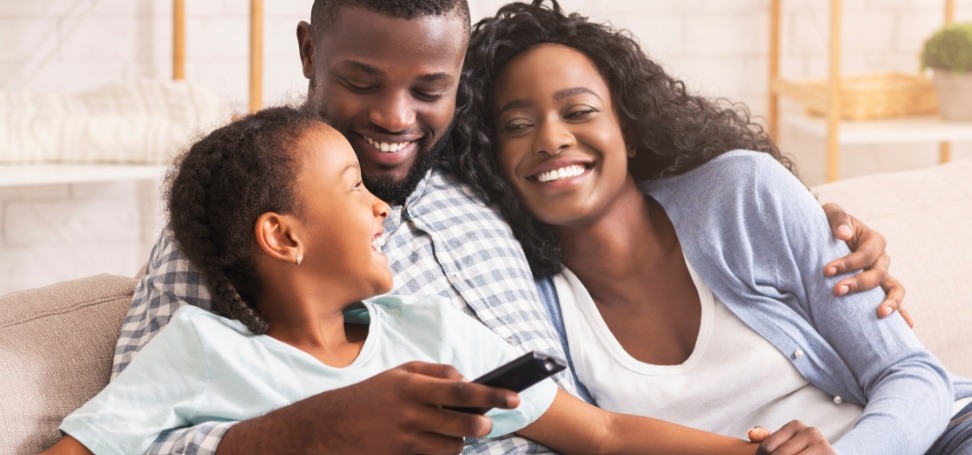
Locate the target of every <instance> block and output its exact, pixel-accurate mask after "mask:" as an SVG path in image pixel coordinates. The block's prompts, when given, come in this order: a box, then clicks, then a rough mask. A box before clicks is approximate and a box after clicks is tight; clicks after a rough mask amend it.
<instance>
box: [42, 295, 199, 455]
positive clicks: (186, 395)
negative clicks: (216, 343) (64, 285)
mask: <svg viewBox="0 0 972 455" xmlns="http://www.w3.org/2000/svg"><path fill="white" fill-rule="evenodd" d="M190 311H191V310H190ZM199 311H202V310H199ZM187 313H188V312H187V311H185V310H180V311H178V312H177V313H176V314H175V315H174V316H173V317H172V320H171V321H170V322H169V324H168V325H166V326H165V327H164V328H163V329H162V330H161V331H160V332H159V334H158V335H157V336H156V337H155V338H153V339H152V341H150V342H149V343H148V344H146V345H145V347H144V348H143V349H142V351H141V352H140V353H139V355H138V356H137V357H136V358H135V359H134V360H133V361H132V363H131V364H130V365H129V366H128V368H126V369H125V371H124V372H122V374H120V375H119V376H118V377H117V378H116V379H115V380H113V381H112V382H111V383H109V384H108V386H107V387H105V389H103V390H102V391H101V392H100V393H98V395H96V396H95V397H94V398H92V399H91V400H89V401H88V402H87V403H85V404H84V405H82V406H81V407H80V408H79V409H78V410H76V411H74V412H73V413H71V414H70V415H68V416H67V417H66V418H65V419H64V421H63V422H62V423H61V427H60V430H61V431H62V432H64V433H67V434H69V435H71V436H72V437H74V438H75V439H77V440H78V441H80V442H81V443H82V444H84V445H85V447H87V448H88V449H89V450H91V451H92V452H94V453H97V454H99V455H100V454H132V453H145V451H146V450H147V449H148V448H149V446H150V445H151V444H152V442H153V441H154V440H155V439H156V438H157V437H158V435H159V434H160V433H162V432H163V431H164V430H169V429H174V428H180V427H184V426H186V425H188V423H189V421H190V419H191V417H192V416H193V414H194V412H195V409H196V407H197V403H198V400H199V399H200V397H201V391H202V390H205V387H206V384H207V382H208V378H209V376H210V375H209V371H208V367H207V362H206V358H205V355H204V351H203V350H202V346H201V343H200V340H199V338H198V334H197V331H196V330H195V328H194V327H193V325H192V322H191V320H190V318H189V314H187Z"/></svg>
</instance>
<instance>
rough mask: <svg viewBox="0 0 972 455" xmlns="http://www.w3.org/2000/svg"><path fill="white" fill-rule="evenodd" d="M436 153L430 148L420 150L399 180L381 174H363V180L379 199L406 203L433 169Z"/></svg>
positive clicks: (399, 203)
mask: <svg viewBox="0 0 972 455" xmlns="http://www.w3.org/2000/svg"><path fill="white" fill-rule="evenodd" d="M434 154H435V152H433V151H429V150H424V151H421V152H418V154H416V155H415V161H414V162H413V163H412V167H411V168H410V169H409V170H408V173H407V174H405V178H404V179H402V180H401V181H399V182H394V181H391V180H389V179H387V178H384V177H382V176H380V175H379V176H378V177H377V178H372V177H371V176H368V175H362V180H364V184H365V187H367V188H368V190H369V191H371V194H374V195H375V196H377V197H378V198H379V199H381V200H383V201H385V202H387V203H389V204H392V205H401V204H404V203H405V199H406V198H407V197H408V195H409V194H412V191H415V187H416V186H418V184H419V182H421V181H422V179H423V178H424V177H425V173H426V172H428V171H429V169H432V164H433V163H434V162H435V160H434V159H433V155H434Z"/></svg>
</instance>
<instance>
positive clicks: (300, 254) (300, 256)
mask: <svg viewBox="0 0 972 455" xmlns="http://www.w3.org/2000/svg"><path fill="white" fill-rule="evenodd" d="M303 260H304V255H303V253H297V265H300V263H301V261H303Z"/></svg>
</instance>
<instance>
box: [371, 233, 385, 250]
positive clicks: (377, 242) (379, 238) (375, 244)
mask: <svg viewBox="0 0 972 455" xmlns="http://www.w3.org/2000/svg"><path fill="white" fill-rule="evenodd" d="M383 246H385V236H384V235H382V234H376V235H375V236H374V237H372V238H371V248H372V249H374V250H375V251H377V252H379V253H381V247H383Z"/></svg>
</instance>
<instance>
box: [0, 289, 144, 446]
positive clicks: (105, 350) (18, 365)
mask: <svg viewBox="0 0 972 455" xmlns="http://www.w3.org/2000/svg"><path fill="white" fill-rule="evenodd" d="M135 283H136V280H135V279H134V278H129V277H121V276H114V275H98V276H93V277H88V278H83V279H80V280H74V281H67V282H63V283H58V284H54V285H51V286H47V287H43V288H38V289H31V290H26V291H20V292H14V293H11V294H7V295H3V296H0V378H2V380H0V453H3V454H34V453H37V452H39V451H41V450H43V449H45V448H47V447H49V446H50V445H51V444H52V443H54V441H56V440H57V439H58V438H59V437H60V435H59V433H58V431H57V427H58V426H59V425H60V423H61V419H63V418H64V416H65V415H67V414H69V413H70V412H71V411H73V410H75V409H76V408H77V407H78V406H80V405H81V404H82V403H84V402H85V401H87V400H88V399H89V398H91V397H92V396H94V395H95V394H96V393H98V391H100V390H101V389H102V388H104V386H105V385H106V384H108V377H109V375H110V373H111V359H112V355H113V354H114V351H115V349H114V346H115V341H116V340H117V339H118V333H119V331H120V329H121V323H122V319H124V317H125V312H126V311H127V310H128V306H129V304H130V303H131V300H132V291H133V289H134V287H135Z"/></svg>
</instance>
